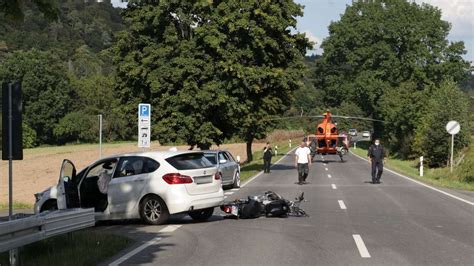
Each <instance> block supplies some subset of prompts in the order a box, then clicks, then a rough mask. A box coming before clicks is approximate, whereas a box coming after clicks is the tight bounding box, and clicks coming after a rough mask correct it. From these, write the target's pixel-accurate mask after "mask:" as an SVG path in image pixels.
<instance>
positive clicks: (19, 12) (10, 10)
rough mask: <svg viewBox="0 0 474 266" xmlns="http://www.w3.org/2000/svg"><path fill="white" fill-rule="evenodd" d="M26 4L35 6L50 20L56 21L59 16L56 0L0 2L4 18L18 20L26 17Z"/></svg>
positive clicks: (10, 0) (8, 0)
mask: <svg viewBox="0 0 474 266" xmlns="http://www.w3.org/2000/svg"><path fill="white" fill-rule="evenodd" d="M25 2H26V3H27V4H30V5H31V4H33V5H34V6H35V7H36V8H37V9H38V10H39V11H40V12H41V13H43V14H44V16H45V17H46V18H48V19H50V20H55V19H57V18H58V15H59V7H58V2H57V1H56V0H26V1H21V0H0V13H3V15H4V16H6V17H8V18H12V19H16V20H22V19H23V17H24V9H25Z"/></svg>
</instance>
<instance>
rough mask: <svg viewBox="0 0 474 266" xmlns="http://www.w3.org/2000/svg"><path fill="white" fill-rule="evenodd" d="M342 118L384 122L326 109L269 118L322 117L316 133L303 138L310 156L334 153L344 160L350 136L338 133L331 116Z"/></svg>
mask: <svg viewBox="0 0 474 266" xmlns="http://www.w3.org/2000/svg"><path fill="white" fill-rule="evenodd" d="M332 117H334V118H342V119H351V120H366V121H375V122H381V123H384V121H383V120H378V119H372V118H365V117H354V116H341V115H332V114H331V112H329V111H326V113H324V114H323V115H316V116H314V115H311V116H303V115H302V114H301V115H300V116H294V117H279V118H272V119H270V120H283V119H297V118H322V119H323V120H322V121H321V122H320V123H319V124H318V125H317V127H316V134H314V135H308V136H306V137H305V138H304V141H306V143H307V145H308V147H309V148H310V150H311V157H312V158H314V156H315V155H316V154H322V155H326V154H334V155H336V154H337V155H339V158H340V159H341V161H344V159H343V156H344V155H345V154H346V153H347V152H349V146H350V142H351V138H350V136H348V135H347V134H345V133H342V134H340V132H339V129H338V128H337V123H333V122H332V120H331V118H332Z"/></svg>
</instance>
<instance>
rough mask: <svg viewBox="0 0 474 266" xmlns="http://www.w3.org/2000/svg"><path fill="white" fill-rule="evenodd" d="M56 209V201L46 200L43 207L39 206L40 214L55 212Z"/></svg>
mask: <svg viewBox="0 0 474 266" xmlns="http://www.w3.org/2000/svg"><path fill="white" fill-rule="evenodd" d="M57 209H58V203H57V202H56V200H51V199H50V200H47V201H46V202H45V203H43V205H42V206H41V209H40V212H45V211H55V210H57Z"/></svg>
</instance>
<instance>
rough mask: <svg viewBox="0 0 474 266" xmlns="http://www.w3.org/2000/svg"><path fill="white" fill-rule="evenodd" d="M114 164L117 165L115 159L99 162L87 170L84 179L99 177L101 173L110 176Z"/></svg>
mask: <svg viewBox="0 0 474 266" xmlns="http://www.w3.org/2000/svg"><path fill="white" fill-rule="evenodd" d="M116 164H117V159H111V160H107V161H103V162H100V163H98V164H97V165H95V166H93V167H92V168H91V169H90V170H89V172H88V173H87V176H86V178H90V177H94V176H99V175H100V173H102V172H105V173H107V174H109V175H112V174H113V172H114V168H115V165H116Z"/></svg>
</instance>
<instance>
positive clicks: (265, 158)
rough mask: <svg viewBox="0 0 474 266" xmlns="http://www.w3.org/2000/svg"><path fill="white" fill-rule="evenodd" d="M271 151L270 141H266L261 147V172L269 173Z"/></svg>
mask: <svg viewBox="0 0 474 266" xmlns="http://www.w3.org/2000/svg"><path fill="white" fill-rule="evenodd" d="M272 156H273V151H272V147H271V146H270V142H267V145H265V148H264V149H263V172H264V173H270V164H271V162H272Z"/></svg>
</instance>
